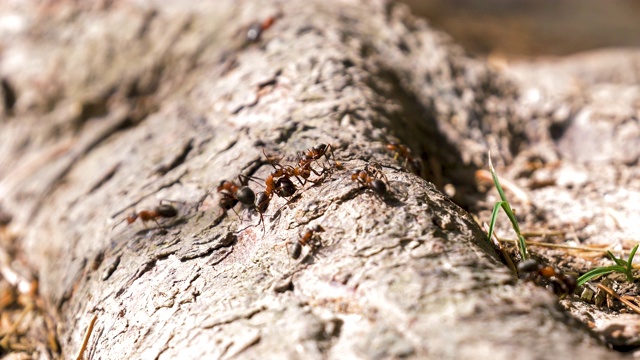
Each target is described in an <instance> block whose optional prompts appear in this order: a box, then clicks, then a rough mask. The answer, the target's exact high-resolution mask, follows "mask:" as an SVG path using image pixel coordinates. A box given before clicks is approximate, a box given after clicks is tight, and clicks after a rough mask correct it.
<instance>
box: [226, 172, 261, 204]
mask: <svg viewBox="0 0 640 360" xmlns="http://www.w3.org/2000/svg"><path fill="white" fill-rule="evenodd" d="M238 178H239V179H240V177H238ZM217 190H218V192H219V193H221V194H222V199H220V206H221V207H222V208H223V209H225V210H229V209H233V207H234V206H235V205H236V204H237V203H238V202H240V203H241V204H244V205H247V206H253V202H254V200H255V199H256V194H255V193H254V192H253V190H251V188H250V187H248V186H238V185H236V184H235V183H234V182H233V181H228V180H222V181H221V182H220V185H218V188H217Z"/></svg>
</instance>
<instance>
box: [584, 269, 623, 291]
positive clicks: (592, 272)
mask: <svg viewBox="0 0 640 360" xmlns="http://www.w3.org/2000/svg"><path fill="white" fill-rule="evenodd" d="M620 270H623V269H622V268H620V266H618V265H612V266H603V267H599V268H595V269H592V270H589V271H587V272H586V273H585V274H583V275H582V276H580V277H579V278H578V286H582V285H584V284H585V283H586V282H587V281H589V280H591V279H593V278H594V277H596V276H599V275H605V274H608V273H612V272H614V271H620ZM622 272H624V271H622Z"/></svg>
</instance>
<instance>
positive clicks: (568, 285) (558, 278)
mask: <svg viewBox="0 0 640 360" xmlns="http://www.w3.org/2000/svg"><path fill="white" fill-rule="evenodd" d="M518 272H519V273H520V274H522V277H523V278H524V279H525V280H532V281H534V282H535V283H536V284H538V285H543V286H546V287H547V288H549V289H550V290H551V291H553V293H554V294H556V295H558V296H564V295H568V294H571V293H573V291H574V290H575V288H576V286H577V281H576V278H575V277H574V276H572V275H569V274H564V273H563V272H562V271H560V270H559V269H556V268H554V267H553V266H543V265H542V264H540V263H538V262H537V261H536V260H534V259H528V260H525V261H523V262H521V263H519V264H518Z"/></svg>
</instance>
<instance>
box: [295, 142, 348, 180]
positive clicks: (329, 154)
mask: <svg viewBox="0 0 640 360" xmlns="http://www.w3.org/2000/svg"><path fill="white" fill-rule="evenodd" d="M323 156H324V157H325V158H326V159H327V161H329V160H331V158H333V162H334V163H335V166H336V167H337V168H338V169H341V168H342V164H341V163H340V162H339V161H336V157H335V155H333V146H332V145H331V144H318V145H316V146H314V147H312V148H311V149H308V150H307V151H306V152H302V153H301V154H299V155H298V158H299V160H298V167H304V166H305V165H306V164H310V163H311V162H313V161H316V160H320V158H322V157H323ZM316 175H318V174H317V173H316Z"/></svg>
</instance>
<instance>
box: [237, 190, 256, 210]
mask: <svg viewBox="0 0 640 360" xmlns="http://www.w3.org/2000/svg"><path fill="white" fill-rule="evenodd" d="M236 198H237V199H238V201H240V202H241V203H243V204H245V205H253V202H254V201H255V200H256V194H255V193H254V192H253V190H251V188H249V187H248V186H243V187H241V188H240V190H238V192H237V193H236Z"/></svg>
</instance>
